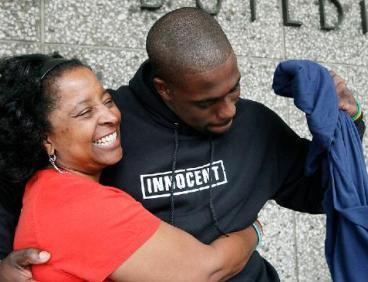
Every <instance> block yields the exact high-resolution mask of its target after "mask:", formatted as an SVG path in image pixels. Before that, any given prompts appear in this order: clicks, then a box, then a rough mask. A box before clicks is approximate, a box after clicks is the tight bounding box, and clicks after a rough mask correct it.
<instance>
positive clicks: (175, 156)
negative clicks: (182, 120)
mask: <svg viewBox="0 0 368 282" xmlns="http://www.w3.org/2000/svg"><path fill="white" fill-rule="evenodd" d="M174 125H175V128H174V142H175V147H174V152H173V157H172V167H171V186H170V207H171V215H170V222H171V225H173V226H175V222H174V213H175V202H174V190H175V188H176V177H175V170H176V160H177V155H178V149H179V138H178V127H179V124H178V123H174Z"/></svg>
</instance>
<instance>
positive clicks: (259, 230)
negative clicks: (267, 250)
mask: <svg viewBox="0 0 368 282" xmlns="http://www.w3.org/2000/svg"><path fill="white" fill-rule="evenodd" d="M252 227H253V228H254V230H255V231H256V234H257V246H256V249H258V247H259V246H262V243H263V231H262V227H261V225H260V224H259V223H258V221H255V222H253V223H252Z"/></svg>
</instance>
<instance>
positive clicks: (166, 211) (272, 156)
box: [103, 62, 324, 281]
mask: <svg viewBox="0 0 368 282" xmlns="http://www.w3.org/2000/svg"><path fill="white" fill-rule="evenodd" d="M152 78H153V72H152V69H151V65H150V64H149V63H148V62H146V63H144V64H143V65H142V66H141V67H140V69H139V70H138V72H137V73H136V75H135V76H134V78H133V79H132V80H131V81H130V83H129V86H123V87H121V88H119V89H118V90H117V91H116V92H115V93H113V96H114V99H115V101H116V103H117V105H118V107H119V108H120V109H121V110H122V115H123V120H122V127H121V134H122V144H123V148H124V157H123V159H122V160H121V161H120V162H119V163H118V164H117V165H114V166H113V167H111V168H108V169H106V170H105V172H104V175H103V182H104V183H106V184H109V185H113V186H117V187H120V188H121V189H123V190H124V191H126V192H128V193H129V194H131V195H132V196H133V197H134V198H136V199H137V200H138V201H140V202H142V203H143V205H144V207H146V208H147V209H148V210H150V211H151V212H153V213H154V214H156V215H157V216H159V217H160V218H161V219H163V220H165V221H167V222H170V223H173V224H174V225H175V226H177V227H180V228H182V229H184V230H186V231H187V232H189V233H191V234H193V235H194V236H195V237H196V238H198V239H199V240H201V241H202V242H204V243H209V242H211V241H213V240H214V239H216V238H217V237H218V236H219V235H220V233H221V232H225V233H228V232H232V231H235V230H239V229H242V228H245V227H247V226H249V225H250V224H252V222H254V221H255V219H256V218H257V215H258V213H259V211H260V210H261V208H262V207H263V205H264V204H265V203H266V201H267V200H270V199H275V200H276V201H277V202H278V203H279V204H280V205H282V206H284V207H287V208H291V209H293V210H298V211H304V212H309V213H321V212H322V209H321V199H322V196H323V193H324V189H323V188H322V187H320V184H319V179H320V177H319V175H314V176H313V177H305V176H304V174H303V169H304V160H305V157H306V154H307V150H308V144H309V142H308V141H307V140H305V139H302V138H300V137H299V136H298V135H296V134H295V133H294V132H293V131H292V130H291V129H290V128H289V127H288V126H287V125H286V124H285V123H284V122H283V121H282V120H281V119H280V118H279V117H278V116H277V115H276V114H275V113H274V112H272V111H271V110H270V109H268V108H266V107H265V106H263V105H261V104H259V103H256V102H253V101H250V100H244V99H241V100H240V101H239V102H238V103H237V112H236V116H235V118H234V120H233V123H232V127H231V128H230V130H229V131H228V132H226V133H225V134H222V135H219V136H210V135H205V134H202V133H199V132H197V131H195V130H193V129H192V128H190V127H188V126H187V125H185V124H184V123H183V122H182V121H181V120H180V118H178V117H177V116H176V115H175V114H174V113H173V112H172V111H171V110H170V109H169V108H168V107H167V106H166V105H165V104H164V102H163V101H162V100H161V98H160V97H159V95H158V93H157V92H156V91H155V89H154V87H153V83H152ZM171 179H174V180H175V181H171ZM172 182H174V185H173V184H172ZM280 239H281V238H280ZM278 280H279V278H278V276H277V273H276V271H275V270H274V268H273V267H272V266H271V265H270V264H269V263H268V262H267V261H266V260H264V259H263V258H262V257H261V256H260V255H259V254H258V252H255V253H254V254H253V255H252V257H251V259H250V261H249V263H248V264H247V266H246V267H245V269H244V270H243V271H242V272H241V273H240V274H238V275H237V276H236V277H234V278H233V279H232V280H231V281H278Z"/></svg>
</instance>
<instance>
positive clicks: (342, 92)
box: [330, 70, 358, 117]
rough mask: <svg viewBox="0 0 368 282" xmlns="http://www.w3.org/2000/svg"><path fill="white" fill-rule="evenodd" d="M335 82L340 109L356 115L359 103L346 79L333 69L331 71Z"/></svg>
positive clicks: (350, 114)
mask: <svg viewBox="0 0 368 282" xmlns="http://www.w3.org/2000/svg"><path fill="white" fill-rule="evenodd" d="M330 74H331V76H332V79H333V81H334V83H335V87H336V92H337V99H338V102H339V109H340V110H343V111H345V112H346V113H347V114H348V115H349V116H351V117H352V116H354V115H355V114H356V113H357V111H358V108H357V105H356V101H355V98H354V96H353V93H352V92H351V91H350V89H349V88H347V87H346V81H345V80H344V79H343V78H342V77H341V76H339V75H338V74H337V73H336V72H334V71H333V70H331V71H330Z"/></svg>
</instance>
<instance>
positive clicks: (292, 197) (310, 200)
mask: <svg viewBox="0 0 368 282" xmlns="http://www.w3.org/2000/svg"><path fill="white" fill-rule="evenodd" d="M331 76H332V78H333V80H334V83H335V87H336V93H337V96H338V102H339V105H338V106H339V109H341V110H344V111H346V112H347V113H348V114H349V115H350V116H354V115H355V114H356V113H357V110H358V108H357V103H356V101H355V99H354V96H353V94H352V92H351V91H350V90H349V89H348V88H347V87H346V83H345V80H343V79H342V78H341V77H340V76H339V75H337V74H336V73H335V72H333V71H331ZM354 124H355V126H356V128H357V130H358V132H359V135H360V137H361V138H363V135H364V132H365V124H364V121H363V115H361V116H360V117H359V118H358V119H357V120H355V121H354ZM280 135H282V136H283V138H282V139H281V141H280V146H279V147H280V151H279V158H281V159H283V160H284V162H283V164H285V165H282V166H281V167H280V171H281V173H280V175H283V176H284V179H283V180H282V184H281V187H280V189H278V191H277V192H276V194H275V195H274V197H273V198H274V199H275V200H276V202H277V203H278V204H279V205H281V206H283V207H286V208H290V209H293V210H296V211H300V212H308V213H323V209H322V200H323V196H324V193H325V189H326V187H323V185H322V182H323V179H322V175H321V172H320V170H317V171H316V172H315V173H314V174H313V175H311V176H305V175H304V164H305V160H306V158H307V154H308V150H309V141H308V140H305V139H301V138H298V137H297V136H296V134H295V133H294V132H292V130H291V129H286V130H284V133H283V134H280ZM284 148H286V149H284Z"/></svg>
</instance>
